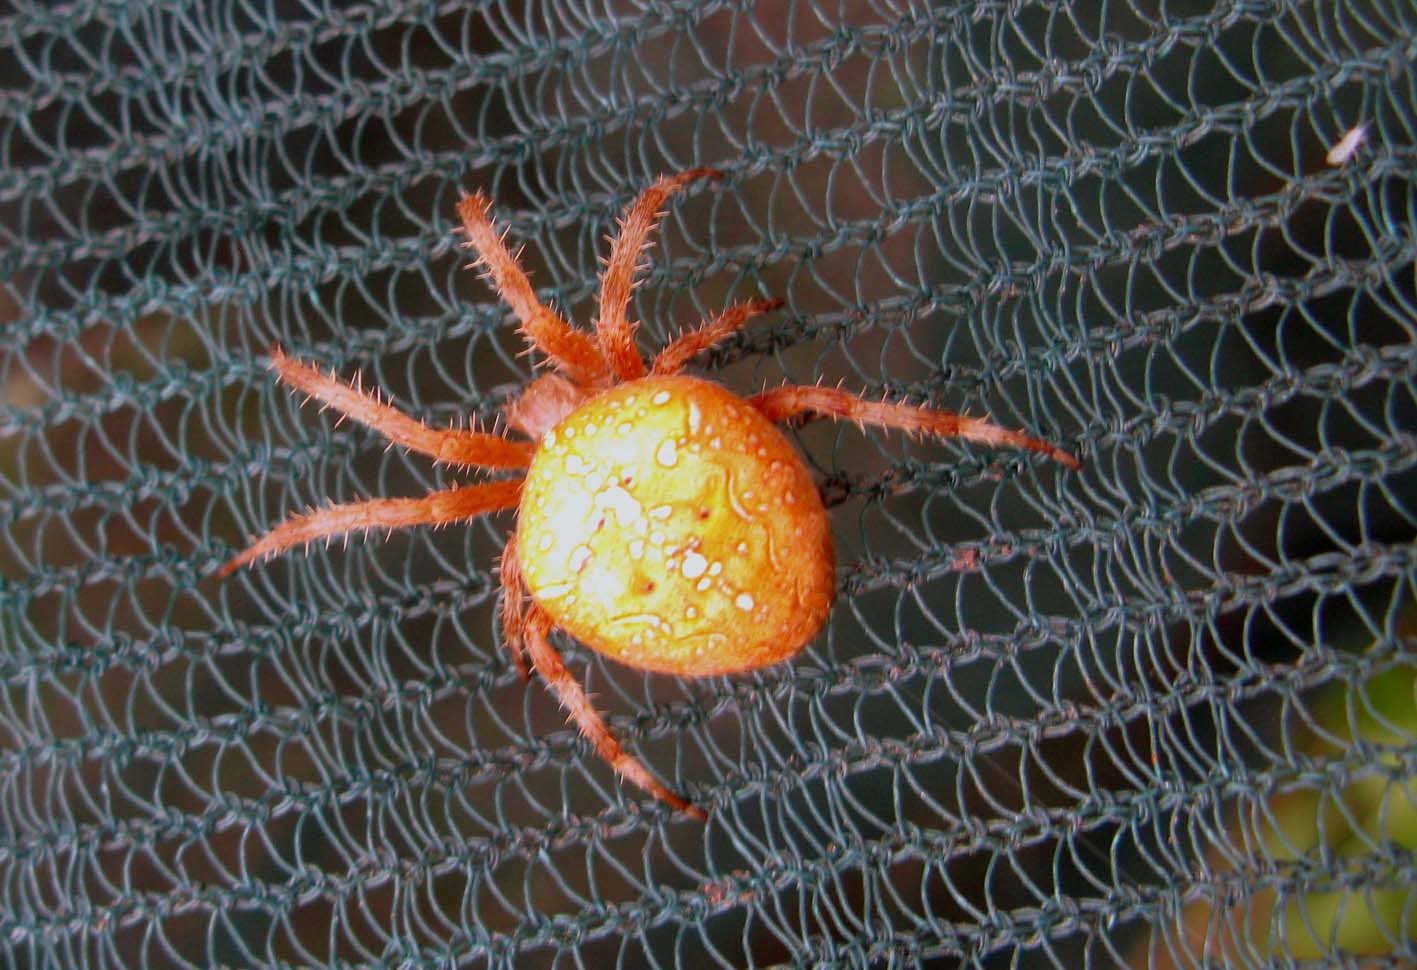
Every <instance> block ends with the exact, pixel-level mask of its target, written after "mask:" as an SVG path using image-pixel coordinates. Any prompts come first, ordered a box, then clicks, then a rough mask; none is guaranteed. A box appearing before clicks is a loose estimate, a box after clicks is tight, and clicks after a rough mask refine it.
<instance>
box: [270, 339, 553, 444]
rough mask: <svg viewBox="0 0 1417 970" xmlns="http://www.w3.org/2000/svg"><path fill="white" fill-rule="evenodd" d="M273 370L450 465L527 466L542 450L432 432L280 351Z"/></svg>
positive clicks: (487, 437) (496, 438)
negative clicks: (535, 454)
mask: <svg viewBox="0 0 1417 970" xmlns="http://www.w3.org/2000/svg"><path fill="white" fill-rule="evenodd" d="M271 368H272V369H273V370H274V371H275V372H276V374H277V375H278V376H279V377H280V379H281V380H283V381H285V383H287V384H289V385H290V386H291V387H293V388H295V389H296V390H299V391H304V392H305V393H306V394H307V395H309V396H310V397H313V398H314V399H315V400H317V401H319V402H320V403H321V404H324V405H326V406H328V407H332V408H334V409H335V410H336V411H338V412H340V413H341V414H343V415H345V416H346V417H350V418H353V419H354V420H355V421H358V422H359V423H360V424H364V425H368V426H369V427H371V428H373V429H374V430H375V431H377V432H379V433H380V434H382V435H383V436H384V437H386V438H388V439H389V440H390V441H392V442H393V443H394V444H396V445H402V446H403V447H405V448H407V449H409V450H410V451H416V452H419V453H421V454H424V455H431V456H432V457H433V458H436V459H437V460H438V461H441V462H447V463H448V464H450V465H467V466H480V467H482V468H526V467H527V466H529V465H530V464H531V456H532V454H533V453H534V452H535V451H536V446H535V445H533V444H532V443H531V442H529V441H512V440H510V439H508V438H503V437H502V436H501V435H495V434H485V433H483V432H480V431H460V430H457V429H455V428H450V429H448V430H446V431H439V430H437V429H436V428H430V427H428V426H427V425H426V424H423V423H422V422H421V421H415V420H414V419H413V418H410V417H409V416H408V415H406V414H404V413H403V412H402V411H400V410H398V409H397V408H395V407H391V406H389V405H387V404H385V403H384V402H383V401H381V400H379V398H378V396H377V395H376V394H371V393H369V392H367V391H365V390H363V389H362V388H360V387H358V386H357V385H354V384H346V383H344V382H343V381H340V380H337V379H336V378H334V377H333V376H331V375H329V374H322V373H321V372H320V371H319V370H317V369H316V368H314V367H311V366H310V365H309V364H305V363H302V362H301V361H298V360H295V359H293V358H291V357H287V356H286V355H285V353H284V352H283V351H282V350H281V349H280V348H279V347H275V348H272V350H271Z"/></svg>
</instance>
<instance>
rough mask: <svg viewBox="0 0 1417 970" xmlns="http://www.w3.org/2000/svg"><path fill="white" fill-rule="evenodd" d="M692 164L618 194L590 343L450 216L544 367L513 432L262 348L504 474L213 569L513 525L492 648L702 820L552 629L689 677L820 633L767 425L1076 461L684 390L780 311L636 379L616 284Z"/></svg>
mask: <svg viewBox="0 0 1417 970" xmlns="http://www.w3.org/2000/svg"><path fill="white" fill-rule="evenodd" d="M705 177H713V178H719V177H721V175H720V173H719V172H717V171H715V170H713V169H709V168H697V169H693V170H692V171H687V172H683V173H681V174H679V175H674V176H666V177H663V178H660V179H659V180H658V181H656V182H655V183H654V184H653V185H652V186H651V187H650V188H649V189H647V190H646V191H645V192H644V193H643V194H641V195H640V196H639V198H638V199H636V200H635V202H634V203H633V204H631V206H630V207H629V209H628V210H627V211H626V213H625V215H624V218H623V219H622V220H621V222H620V226H619V229H620V231H619V235H618V236H616V237H615V238H614V239H613V241H612V242H611V250H610V257H609V260H608V261H607V263H606V266H605V270H604V273H603V275H602V277H601V281H600V307H599V318H598V319H597V320H596V321H595V334H594V337H592V336H590V335H589V334H587V333H585V332H584V331H582V330H578V329H575V328H573V327H571V326H570V325H569V324H568V323H567V322H566V321H565V320H564V319H562V318H561V317H560V316H559V315H558V314H557V313H555V312H554V311H553V310H551V309H550V308H549V307H547V306H546V305H545V304H543V303H541V302H540V300H538V299H537V297H536V295H535V293H534V292H533V291H532V288H531V284H530V282H529V281H528V279H527V275H526V273H525V272H524V271H523V270H522V269H521V267H520V266H519V265H518V263H517V259H516V257H515V256H514V255H512V254H511V253H510V252H508V250H507V248H506V247H505V245H504V244H503V238H504V236H503V233H500V232H498V230H497V229H496V228H495V227H494V225H493V222H492V219H491V217H490V215H489V212H490V209H491V203H490V201H489V200H488V198H487V197H486V196H485V195H484V194H482V193H481V192H478V193H476V194H473V195H470V196H466V197H464V198H463V199H462V200H461V202H459V204H458V215H459V217H460V218H461V220H462V228H463V232H464V233H465V235H466V237H467V245H468V246H469V247H470V248H472V249H474V250H475V251H476V253H477V257H478V258H477V260H476V261H475V263H474V265H475V266H480V267H481V268H482V269H483V270H484V271H485V275H486V276H487V278H489V279H490V281H491V283H492V286H493V287H494V288H495V289H496V291H497V292H498V294H500V296H501V297H502V299H503V300H504V301H505V302H506V303H507V304H509V305H510V306H511V308H512V311H513V312H514V313H515V314H516V316H517V319H518V320H519V321H520V324H521V326H520V331H521V334H522V336H523V337H524V338H525V339H526V341H527V343H528V344H529V346H530V347H531V348H534V349H536V350H538V351H540V352H541V354H542V355H543V356H544V357H545V359H546V362H547V363H548V364H549V365H550V367H551V368H552V370H550V371H549V372H547V373H544V374H542V375H541V376H540V377H538V378H536V379H535V380H533V381H532V382H531V383H530V384H529V385H527V387H526V388H525V389H524V391H523V392H522V394H521V395H520V397H519V398H518V399H517V400H516V401H515V402H514V403H512V404H511V405H510V406H509V407H508V408H507V409H506V413H505V417H506V423H507V426H508V428H509V429H510V430H511V431H514V432H517V433H519V434H520V435H521V437H519V438H518V437H511V436H509V435H507V434H497V433H488V432H483V431H476V430H459V429H455V428H453V429H449V430H439V429H435V428H430V427H428V426H426V425H424V424H422V423H421V422H419V421H417V420H415V419H413V418H411V417H409V416H408V415H406V414H404V413H403V412H401V411H399V410H397V409H396V408H394V407H392V406H390V405H389V404H387V403H385V402H384V401H383V399H382V397H381V396H380V395H379V394H378V393H377V391H374V392H367V391H364V390H363V389H362V388H361V387H360V385H359V383H358V381H356V382H355V383H353V384H347V383H343V382H341V381H340V380H338V379H337V378H336V376H335V375H333V374H330V375H326V374H324V373H322V372H321V371H319V370H317V369H316V368H314V367H312V366H310V365H309V364H305V363H302V362H300V361H298V360H294V359H292V358H291V357H288V356H287V355H285V354H284V353H283V352H281V350H280V348H279V347H277V348H274V349H273V350H272V352H271V367H272V369H273V370H274V371H275V372H276V375H277V376H278V377H279V379H280V380H282V381H284V382H285V383H286V384H288V385H290V386H291V387H293V388H295V389H297V390H299V391H302V392H304V393H305V394H306V395H307V398H314V399H316V400H318V401H320V402H321V403H323V404H324V405H326V406H327V407H331V408H334V409H335V410H336V411H338V412H340V413H341V414H342V415H344V416H347V417H349V418H352V419H354V420H356V421H359V422H361V423H363V424H365V425H368V426H369V427H370V428H373V429H374V430H376V431H378V432H380V433H381V434H383V435H384V436H385V437H387V438H388V439H389V440H390V441H391V442H392V443H394V444H397V445H400V446H402V447H404V448H407V449H409V450H411V451H416V452H421V453H422V454H425V455H429V456H431V457H432V458H433V459H434V460H435V461H439V462H446V463H448V464H451V465H459V466H465V467H468V468H481V469H517V470H522V471H524V472H525V475H524V477H522V478H503V479H496V480H492V481H486V482H483V483H480V484H472V485H461V486H457V487H454V488H448V489H444V490H441V491H436V492H433V493H431V494H429V495H426V496H424V497H423V498H378V499H371V500H369V501H364V502H352V503H348V504H344V505H334V506H329V507H326V508H323V509H319V510H311V511H308V512H307V513H305V514H303V515H296V516H293V517H291V518H289V519H287V520H286V521H284V522H282V523H281V524H279V525H277V526H276V527H275V528H273V529H271V530H270V531H269V532H267V533H266V534H265V535H263V536H261V537H260V538H258V539H255V540H254V541H253V542H252V543H251V545H249V546H248V547H247V548H246V550H245V551H244V552H242V553H240V554H239V555H237V556H236V557H235V558H233V559H231V560H230V561H229V562H227V563H226V564H225V565H224V566H223V567H222V568H221V574H222V575H229V574H230V573H232V572H233V571H235V570H236V569H239V568H240V567H242V566H244V565H247V564H248V563H253V562H256V561H257V560H262V559H265V558H268V557H271V556H274V555H276V554H278V553H280V552H282V551H283V550H286V549H289V548H291V547H293V546H299V545H304V544H306V543H309V542H312V541H314V540H316V539H322V538H323V539H326V540H329V539H330V538H332V537H335V536H339V535H347V534H348V533H351V532H359V531H365V530H369V529H386V530H390V531H392V530H393V529H395V528H399V527H403V526H412V525H434V526H437V525H446V524H449V523H453V522H464V521H467V520H470V519H473V518H476V517H477V516H480V515H484V514H487V513H489V512H497V511H500V510H505V509H513V508H515V509H517V521H516V528H515V531H514V532H513V533H512V535H511V537H510V538H508V540H507V544H506V548H505V550H504V551H503V554H502V558H501V565H500V580H501V587H502V589H501V592H502V604H501V625H502V631H503V640H504V642H505V646H506V647H507V649H508V651H509V652H510V654H511V659H512V661H513V663H514V664H515V665H516V667H517V670H518V672H519V673H520V674H521V677H522V679H523V681H525V680H527V679H528V678H529V676H530V672H531V670H533V669H534V670H535V671H536V672H537V673H538V674H540V675H541V677H542V678H543V679H544V680H545V681H546V683H547V684H548V685H549V687H550V688H551V690H552V692H553V693H554V694H555V695H556V696H557V698H558V699H559V700H560V702H561V704H562V705H563V706H564V707H565V708H566V709H567V710H568V711H569V714H570V720H572V721H574V722H575V724H576V726H577V727H578V728H579V730H580V731H581V733H582V734H583V735H584V736H585V738H586V739H587V740H588V741H589V742H590V744H591V745H592V747H594V749H595V751H596V753H597V754H598V755H599V756H600V757H602V758H603V759H605V760H606V761H608V762H609V763H610V764H611V765H612V766H613V768H614V769H615V771H616V772H617V773H619V774H621V775H623V776H624V777H625V778H627V779H629V780H630V781H632V782H634V783H635V784H636V785H638V786H640V788H642V789H644V790H645V791H647V792H649V793H650V794H652V795H653V796H655V797H656V798H658V799H661V800H663V801H665V802H667V803H668V804H670V805H672V806H673V807H674V808H676V809H678V810H681V811H683V812H687V813H689V814H690V815H693V816H695V817H696V818H699V819H706V818H707V814H706V813H705V812H704V810H703V809H701V808H699V807H698V806H695V805H693V804H691V803H690V802H688V801H687V800H685V799H684V798H683V797H681V796H680V795H678V794H677V793H675V792H674V791H672V790H670V789H669V788H668V787H666V786H665V785H664V784H663V783H662V782H660V781H659V779H658V778H656V777H655V776H654V775H653V774H652V773H651V772H650V771H649V769H648V768H646V767H645V765H644V764H643V762H641V761H640V760H639V759H638V758H636V757H635V756H634V755H632V754H630V753H628V752H626V751H625V750H624V748H623V747H621V745H620V742H619V740H618V739H617V738H616V737H615V735H614V734H613V733H612V732H611V731H610V729H609V727H608V725H607V724H606V723H605V720H604V718H603V717H602V716H601V715H600V713H599V712H598V711H597V710H596V709H595V707H594V705H593V704H592V703H591V701H590V699H589V698H588V697H587V695H586V692H585V689H584V688H583V687H582V686H581V684H580V682H579V681H578V680H577V679H576V678H575V676H573V675H572V674H571V672H570V671H569V670H568V669H567V668H566V664H565V662H564V661H563V660H562V658H561V655H560V654H559V653H558V652H557V651H556V649H555V647H553V646H552V644H551V642H550V639H549V634H550V633H551V631H552V629H553V628H560V629H562V630H565V631H566V632H568V633H569V634H571V635H572V636H574V637H575V638H576V639H578V640H579V641H580V642H582V643H584V644H586V645H587V646H589V647H590V648H592V649H594V650H596V651H598V652H600V653H602V654H604V655H605V656H607V657H610V658H612V659H614V660H618V661H620V662H622V663H625V664H628V665H630V666H631V667H635V668H638V669H641V670H648V671H657V672H663V673H670V674H677V675H680V676H690V677H703V676H710V675H715V674H732V673H740V672H743V671H749V670H753V669H755V668H758V667H762V666H765V665H767V664H773V663H778V662H780V661H782V660H785V659H787V658H789V657H791V656H793V655H794V654H796V653H797V652H798V651H799V650H801V649H802V648H803V646H805V645H806V644H807V643H808V642H809V641H810V640H811V639H812V638H813V637H814V636H815V635H816V633H817V631H818V630H819V629H820V628H821V626H822V624H823V623H824V622H825V620H826V617H827V612H828V610H829V609H830V607H831V603H832V598H833V596H834V593H835V581H834V570H835V563H834V552H833V548H832V537H831V532H830V529H829V524H828V519H827V514H826V510H825V508H824V506H823V504H822V500H821V497H820V496H819V494H818V491H817V487H816V485H815V483H814V482H813V480H812V477H811V475H810V473H809V472H808V470H807V467H806V465H805V464H804V463H803V461H802V459H801V458H800V457H799V456H798V454H797V453H796V451H795V450H794V449H793V447H792V445H791V444H790V443H789V442H788V440H787V438H786V437H785V436H784V435H783V434H782V432H781V431H779V430H778V429H777V427H776V425H777V423H779V422H783V421H788V420H791V419H794V418H805V417H808V416H811V415H816V416H821V417H828V418H837V419H848V420H851V421H855V422H856V423H857V424H858V425H861V426H865V425H868V424H869V425H874V426H877V427H881V428H897V429H901V430H904V431H907V432H910V433H916V434H927V435H933V436H936V437H940V438H947V437H961V438H965V439H968V440H970V441H976V442H979V443H982V444H985V445H991V446H999V445H1003V446H1012V447H1018V448H1026V449H1029V450H1031V451H1036V452H1040V453H1042V454H1044V455H1046V456H1048V457H1050V458H1053V459H1055V460H1056V461H1059V462H1061V463H1062V464H1064V465H1066V466H1068V467H1069V468H1073V469H1077V468H1079V467H1080V465H1079V463H1078V461H1077V459H1076V458H1074V457H1073V456H1072V455H1070V454H1068V453H1067V452H1065V451H1063V450H1062V449H1060V448H1057V447H1055V446H1053V445H1051V444H1048V443H1047V442H1044V441H1040V440H1038V439H1036V438H1033V437H1030V436H1028V435H1026V434H1023V433H1021V432H1016V431H1010V430H1007V429H1004V428H1001V427H998V426H996V425H994V424H991V423H990V422H989V421H988V420H987V419H982V418H972V417H968V416H965V415H960V414H954V413H951V412H948V411H936V410H930V409H926V408H923V407H914V406H908V405H904V404H898V403H889V402H876V401H867V400H864V399H862V398H860V397H858V396H856V395H853V394H850V393H848V392H846V391H843V390H840V389H835V388H829V387H819V386H784V387H778V388H775V389H773V390H768V391H764V392H762V393H760V394H756V395H753V396H752V397H748V398H741V397H738V396H737V395H735V394H733V393H731V392H730V391H728V390H726V389H725V388H723V387H722V386H720V385H718V384H715V383H712V382H710V381H707V380H704V379H702V378H697V377H689V376H685V375H683V374H682V373H680V372H681V370H682V369H683V367H684V366H685V365H686V364H687V363H688V362H689V361H690V360H691V359H692V358H693V357H694V356H695V355H697V354H698V353H700V352H701V351H703V350H706V349H708V348H709V347H712V346H713V345H715V344H717V343H718V342H719V341H721V340H723V339H724V338H725V337H728V336H729V335H730V334H732V333H734V332H735V331H736V330H738V329H739V328H740V327H742V326H743V325H744V324H745V323H747V321H748V320H749V319H751V318H753V317H755V316H757V315H759V314H762V313H765V312H767V311H770V310H773V309H776V308H777V307H779V306H780V305H781V301H779V300H753V301H748V302H744V303H739V304H737V305H735V306H732V307H730V308H729V309H727V310H725V311H724V312H723V313H721V314H720V315H719V316H718V317H716V318H714V319H712V320H708V321H706V322H704V323H702V324H701V325H700V326H698V327H697V328H696V329H693V330H689V331H687V332H685V333H684V334H683V335H681V336H680V337H679V338H678V339H676V340H674V341H672V342H671V343H670V344H669V345H668V346H667V347H665V348H664V349H662V350H661V351H660V352H659V353H658V355H656V356H655V357H654V359H653V361H652V362H651V363H650V364H649V366H648V368H646V365H645V361H644V359H643V358H642V357H641V356H640V353H639V351H638V350H637V349H636V346H635V330H636V324H635V323H634V322H632V321H631V320H629V319H628V318H627V316H626V310H627V307H628V305H629V300H630V293H631V290H632V289H633V286H634V276H635V272H636V270H637V268H638V264H639V263H640V261H641V257H642V256H643V254H644V252H645V249H646V247H647V245H648V243H649V238H650V235H651V233H652V232H653V231H654V229H655V227H656V226H657V224H658V222H659V219H660V217H661V215H662V213H661V211H660V210H661V208H662V207H663V206H664V204H665V202H666V201H667V200H668V198H669V197H670V196H671V195H672V194H673V193H675V192H676V191H678V190H679V189H680V188H682V187H683V186H684V185H685V184H686V183H689V182H691V181H694V180H696V179H700V178H705Z"/></svg>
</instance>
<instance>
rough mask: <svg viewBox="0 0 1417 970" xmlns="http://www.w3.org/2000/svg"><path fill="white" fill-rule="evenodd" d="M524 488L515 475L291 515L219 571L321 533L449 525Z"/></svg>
mask: <svg viewBox="0 0 1417 970" xmlns="http://www.w3.org/2000/svg"><path fill="white" fill-rule="evenodd" d="M521 492H522V480H521V479H520V478H513V479H507V480H503V481H496V482H483V483H481V484H478V485H463V486H461V487H458V488H449V489H444V490H443V491H440V492H432V493H430V494H428V495H425V496H423V497H422V498H376V499H371V500H369V501H367V502H350V503H348V504H346V505H332V506H329V507H327V508H323V509H315V510H312V511H310V512H306V513H305V514H304V515H294V516H291V517H290V518H288V519H286V520H285V521H284V522H282V523H281V524H280V525H278V526H276V527H275V528H274V529H272V530H270V531H269V532H267V533H266V534H265V535H263V536H261V537H260V538H259V539H257V540H256V541H255V542H253V543H251V545H249V546H247V547H246V550H245V551H244V552H242V553H240V554H239V555H237V556H236V557H235V558H233V559H232V560H230V561H229V562H228V563H227V564H226V565H225V566H222V567H221V569H219V570H217V575H218V576H229V575H230V574H231V573H233V572H235V571H236V570H238V569H240V568H241V567H242V566H245V565H246V564H247V563H252V562H255V561H256V560H258V559H269V558H270V557H271V556H274V555H277V554H278V553H281V552H284V551H285V550H286V549H289V548H291V547H292V546H303V545H305V544H306V543H309V542H314V541H315V540H316V539H331V538H334V537H335V536H339V535H344V534H346V533H349V532H364V531H367V530H369V529H398V528H402V527H403V526H409V525H447V524H449V523H452V522H460V521H462V520H464V519H472V518H476V517H477V516H479V515H483V514H485V513H487V512H496V511H498V510H499V509H509V508H512V507H513V506H515V505H516V504H517V502H518V501H519V500H520V498H521Z"/></svg>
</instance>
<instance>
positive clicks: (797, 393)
mask: <svg viewBox="0 0 1417 970" xmlns="http://www.w3.org/2000/svg"><path fill="white" fill-rule="evenodd" d="M748 403H750V404H752V405H753V406H754V407H755V408H757V409H758V410H759V411H761V412H762V413H763V415H764V416H765V417H767V419H768V420H770V421H783V420H786V419H788V418H793V417H797V416H800V415H804V414H818V415H821V416H822V417H827V418H839V419H842V418H844V419H846V420H848V421H855V422H856V423H857V424H860V425H867V424H870V425H875V426H876V427H879V428H898V429H900V430H902V431H906V432H910V433H914V434H928V435H933V436H935V437H937V438H964V439H965V440H967V441H975V442H978V443H980V444H984V445H989V446H991V447H995V448H997V447H1010V448H1024V449H1027V450H1028V451H1036V452H1038V453H1039V454H1042V455H1047V456H1048V457H1049V458H1052V459H1053V460H1054V461H1057V462H1061V463H1062V464H1064V465H1066V466H1068V467H1069V468H1071V469H1073V470H1075V471H1076V470H1077V469H1080V468H1081V467H1082V463H1081V462H1079V461H1078V460H1077V459H1076V458H1074V457H1073V456H1072V455H1070V454H1069V453H1068V452H1066V451H1064V450H1063V449H1061V448H1059V447H1057V446H1056V445H1051V444H1049V443H1048V442H1046V441H1041V440H1039V439H1038V438H1034V437H1031V436H1029V435H1026V434H1024V433H1023V432H1021V431H1010V430H1009V429H1008V428H1001V427H999V426H998V425H997V424H994V423H992V422H990V421H988V420H986V419H984V418H971V417H968V416H967V415H963V414H956V413H955V412H953V411H935V410H932V409H930V408H922V407H915V406H913V405H909V404H891V403H889V402H884V401H866V400H863V399H862V398H860V397H858V396H856V395H855V394H850V393H848V392H846V391H842V390H839V389H837V388H833V387H803V386H793V385H789V386H787V387H779V388H774V389H773V390H771V391H764V392H763V393H761V394H755V395H754V396H753V397H751V398H749V399H748Z"/></svg>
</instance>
